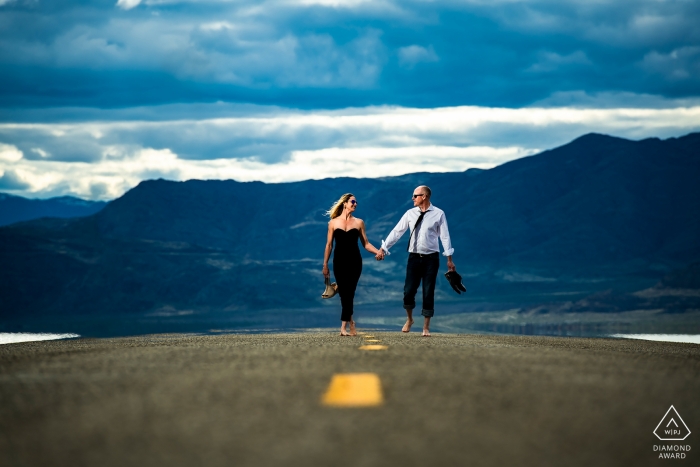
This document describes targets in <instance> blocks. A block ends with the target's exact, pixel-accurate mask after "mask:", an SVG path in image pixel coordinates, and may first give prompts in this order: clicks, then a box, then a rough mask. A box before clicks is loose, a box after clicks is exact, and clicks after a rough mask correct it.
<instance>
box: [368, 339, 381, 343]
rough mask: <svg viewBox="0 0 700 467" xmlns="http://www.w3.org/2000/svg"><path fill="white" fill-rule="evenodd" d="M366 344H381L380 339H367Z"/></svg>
mask: <svg viewBox="0 0 700 467" xmlns="http://www.w3.org/2000/svg"><path fill="white" fill-rule="evenodd" d="M365 342H381V341H380V340H379V339H367V340H366V341H365Z"/></svg>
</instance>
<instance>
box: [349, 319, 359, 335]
mask: <svg viewBox="0 0 700 467" xmlns="http://www.w3.org/2000/svg"><path fill="white" fill-rule="evenodd" d="M350 335H351V336H356V335H357V330H356V329H355V321H350Z"/></svg>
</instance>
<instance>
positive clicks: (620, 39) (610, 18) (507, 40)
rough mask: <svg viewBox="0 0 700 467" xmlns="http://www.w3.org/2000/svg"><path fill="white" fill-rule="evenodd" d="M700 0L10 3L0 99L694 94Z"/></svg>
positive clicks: (699, 87) (309, 104) (383, 100)
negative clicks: (663, 0)
mask: <svg viewBox="0 0 700 467" xmlns="http://www.w3.org/2000/svg"><path fill="white" fill-rule="evenodd" d="M699 22H700V4H698V2H659V1H656V0H638V1H622V2H618V1H616V2H612V1H601V2H586V1H582V0H569V1H565V2H561V1H555V0H528V1H519V2H512V1H488V2H487V1H481V0H468V1H461V2H454V1H447V0H445V1H440V0H438V1H433V2H423V1H419V0H415V1H412V0H406V1H400V2H399V1H398V0H382V1H372V2H370V1H363V0H295V1H292V0H266V1H262V2H260V1H251V0H243V1H237V2H229V1H219V0H209V1H206V0H204V1H197V2H193V1H184V0H180V1H174V0H173V1H170V0H144V1H140V0H118V1H115V2H104V1H97V0H93V1H89V2H83V1H80V2H79V1H76V0H67V1H64V2H34V1H23V0H17V1H12V2H9V1H6V0H0V24H2V27H1V28H0V64H1V66H2V67H3V74H2V75H1V76H0V102H2V103H3V104H0V106H5V107H16V106H46V105H52V106H53V105H58V106H63V105H81V106H97V107H115V106H117V107H122V106H138V105H150V104H166V103H177V102H189V103H191V102H212V101H218V100H222V101H228V102H249V103H257V104H261V105H270V104H272V105H281V106H285V107H295V108H306V109H313V108H326V109H328V108H346V107H351V106H367V105H400V106H404V107H414V106H416V107H445V106H455V105H481V106H502V107H522V106H527V105H532V103H533V102H537V101H541V100H543V99H547V98H548V97H550V96H551V95H552V94H554V93H562V92H586V93H605V92H611V93H612V92H617V93H619V92H630V93H633V94H653V95H659V96H661V97H666V98H679V97H684V98H688V97H697V96H698V94H699V93H700V73H698V67H699V66H700V54H698V52H697V51H698V48H700V36H699V35H698V34H697V32H696V31H697V27H696V25H697V24H698V23H699Z"/></svg>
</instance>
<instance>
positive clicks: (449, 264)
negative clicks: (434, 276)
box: [447, 258, 457, 271]
mask: <svg viewBox="0 0 700 467" xmlns="http://www.w3.org/2000/svg"><path fill="white" fill-rule="evenodd" d="M447 270H448V271H456V270H457V268H456V267H455V263H453V262H452V258H447Z"/></svg>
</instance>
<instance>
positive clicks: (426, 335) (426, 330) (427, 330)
mask: <svg viewBox="0 0 700 467" xmlns="http://www.w3.org/2000/svg"><path fill="white" fill-rule="evenodd" d="M423 337H430V330H429V329H423Z"/></svg>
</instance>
